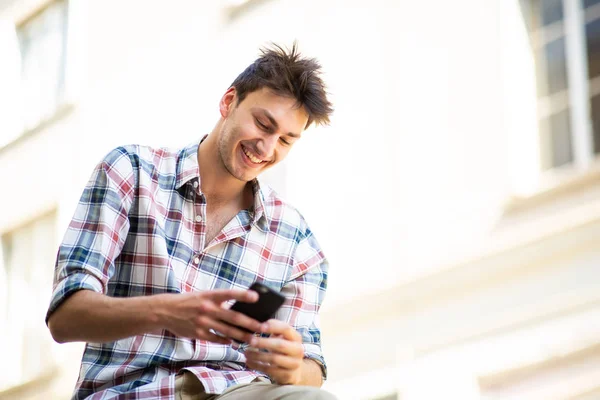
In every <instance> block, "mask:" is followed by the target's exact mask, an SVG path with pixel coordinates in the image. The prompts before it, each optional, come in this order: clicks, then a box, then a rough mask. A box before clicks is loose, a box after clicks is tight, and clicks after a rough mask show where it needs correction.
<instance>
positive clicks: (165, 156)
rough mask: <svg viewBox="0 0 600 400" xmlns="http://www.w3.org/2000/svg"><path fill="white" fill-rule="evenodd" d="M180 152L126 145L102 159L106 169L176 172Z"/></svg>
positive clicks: (114, 149) (116, 148)
mask: <svg viewBox="0 0 600 400" xmlns="http://www.w3.org/2000/svg"><path fill="white" fill-rule="evenodd" d="M179 153H180V150H175V149H169V148H164V147H159V148H155V147H150V146H144V145H139V144H126V145H122V146H119V147H115V148H113V149H112V150H110V151H109V152H108V153H107V154H106V155H105V156H104V158H103V159H102V165H103V166H104V168H111V169H112V168H117V169H119V170H132V169H141V170H144V171H147V172H150V171H153V170H162V169H166V170H173V171H174V170H175V167H176V164H177V159H178V156H179Z"/></svg>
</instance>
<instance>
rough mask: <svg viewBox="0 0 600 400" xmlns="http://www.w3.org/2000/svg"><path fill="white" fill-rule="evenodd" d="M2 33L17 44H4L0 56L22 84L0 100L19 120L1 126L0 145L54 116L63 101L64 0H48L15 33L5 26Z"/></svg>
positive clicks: (65, 27) (65, 21)
mask: <svg viewBox="0 0 600 400" xmlns="http://www.w3.org/2000/svg"><path fill="white" fill-rule="evenodd" d="M13 29H14V28H13ZM3 33H4V34H5V39H4V40H5V41H11V42H16V45H14V46H12V45H11V46H5V49H9V47H10V50H11V51H10V52H9V51H8V50H5V52H6V54H4V51H3V53H2V54H0V56H1V57H2V58H4V59H5V60H8V62H7V64H9V65H8V66H11V68H10V71H12V70H13V69H17V70H19V69H20V82H21V83H20V86H19V85H17V87H16V88H14V89H13V90H12V91H10V93H4V96H3V97H8V98H2V99H0V100H2V101H1V103H2V104H4V103H7V105H8V106H9V107H10V108H12V110H11V114H13V115H16V116H18V117H15V118H18V119H19V121H17V122H14V121H13V122H11V123H10V129H7V130H5V129H2V128H3V126H0V131H3V133H2V134H1V135H0V146H2V145H5V144H7V143H8V142H10V141H11V140H13V139H15V138H16V137H17V136H19V135H21V134H22V133H23V132H24V131H27V130H31V129H33V128H35V127H37V126H38V125H39V124H40V123H41V122H44V121H46V120H48V119H50V118H51V117H53V116H54V114H55V113H56V112H57V110H58V108H59V106H60V105H61V104H62V103H63V101H64V89H65V70H66V67H65V66H66V41H67V2H66V0H57V1H53V2H51V3H50V4H49V5H48V6H46V7H45V8H43V9H42V10H40V11H39V12H37V13H36V14H34V15H33V16H31V17H30V18H29V19H27V20H26V21H25V22H23V23H22V24H20V25H19V26H17V27H16V34H15V33H14V32H13V34H12V35H9V34H8V28H7V27H6V26H4V28H3ZM13 44H14V43H13ZM13 47H17V49H18V52H13V51H12V48H13ZM15 53H18V54H17V55H16V56H15ZM5 62H6V61H5ZM12 66H15V68H12ZM19 66H20V68H19ZM5 68H7V67H6V66H5ZM7 71H8V69H7ZM3 73H6V72H3ZM11 79H12V78H11Z"/></svg>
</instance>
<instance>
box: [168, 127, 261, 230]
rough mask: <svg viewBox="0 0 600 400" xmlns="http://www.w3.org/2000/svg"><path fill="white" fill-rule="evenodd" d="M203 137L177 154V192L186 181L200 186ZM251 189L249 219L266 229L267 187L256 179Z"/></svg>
mask: <svg viewBox="0 0 600 400" xmlns="http://www.w3.org/2000/svg"><path fill="white" fill-rule="evenodd" d="M207 137H208V135H205V136H204V137H203V138H202V139H201V140H199V141H197V142H194V143H191V144H189V145H188V146H186V147H184V148H183V149H182V150H180V152H179V157H178V159H177V177H176V181H175V189H177V190H179V189H180V188H181V187H182V186H183V185H185V184H186V183H187V182H188V181H191V180H194V179H196V180H197V182H198V185H200V168H199V166H198V147H199V146H200V143H202V142H203V141H204V139H206V138H207ZM252 189H253V191H254V207H253V209H252V210H250V218H251V219H252V223H253V224H257V225H258V226H260V227H261V228H262V229H264V230H266V229H268V226H269V224H270V218H269V215H268V212H267V207H265V204H266V201H265V200H266V199H267V198H268V194H269V189H268V186H266V185H263V184H261V183H260V182H259V180H258V179H254V180H253V181H252Z"/></svg>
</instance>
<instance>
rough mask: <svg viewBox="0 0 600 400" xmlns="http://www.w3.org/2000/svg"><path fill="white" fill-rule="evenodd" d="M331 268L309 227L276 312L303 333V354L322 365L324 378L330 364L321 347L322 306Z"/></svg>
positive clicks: (299, 246)
mask: <svg viewBox="0 0 600 400" xmlns="http://www.w3.org/2000/svg"><path fill="white" fill-rule="evenodd" d="M328 268H329V263H328V262H327V259H326V258H325V256H324V254H323V252H322V251H321V248H320V246H319V244H318V243H317V240H316V238H315V237H314V235H313V234H312V232H310V230H307V232H306V233H305V235H304V237H303V238H302V239H301V240H300V242H299V243H298V246H297V248H296V254H295V263H294V267H293V269H292V274H291V276H290V278H289V279H288V281H287V282H286V284H285V285H284V287H283V289H282V294H284V295H285V296H286V301H285V303H284V304H283V306H282V307H281V309H280V310H279V311H278V314H277V315H276V318H278V319H281V320H283V321H287V322H288V323H289V324H290V325H291V326H293V327H294V328H295V329H296V330H297V331H298V332H299V333H300V334H301V335H302V341H303V346H304V357H305V358H309V359H312V360H314V361H316V362H317V364H319V365H320V366H321V370H322V374H323V379H324V380H325V379H327V365H326V363H325V359H324V357H323V352H322V349H321V329H320V323H319V309H320V308H321V304H322V303H323V300H324V298H325V291H326V289H327V274H328Z"/></svg>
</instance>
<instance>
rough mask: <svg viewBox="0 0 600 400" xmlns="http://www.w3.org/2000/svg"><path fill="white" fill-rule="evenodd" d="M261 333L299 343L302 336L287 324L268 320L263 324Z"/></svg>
mask: <svg viewBox="0 0 600 400" xmlns="http://www.w3.org/2000/svg"><path fill="white" fill-rule="evenodd" d="M260 331H261V332H262V333H270V334H272V335H281V336H283V337H284V338H286V339H288V340H292V341H294V342H301V341H302V336H301V335H300V334H299V333H298V332H297V331H296V330H295V329H294V328H292V327H291V326H290V325H289V324H286V323H285V322H283V321H279V320H277V319H270V320H268V321H267V322H263V323H262V326H261V328H260Z"/></svg>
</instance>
